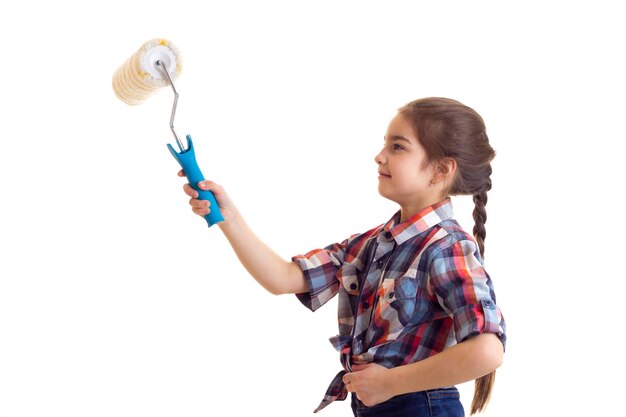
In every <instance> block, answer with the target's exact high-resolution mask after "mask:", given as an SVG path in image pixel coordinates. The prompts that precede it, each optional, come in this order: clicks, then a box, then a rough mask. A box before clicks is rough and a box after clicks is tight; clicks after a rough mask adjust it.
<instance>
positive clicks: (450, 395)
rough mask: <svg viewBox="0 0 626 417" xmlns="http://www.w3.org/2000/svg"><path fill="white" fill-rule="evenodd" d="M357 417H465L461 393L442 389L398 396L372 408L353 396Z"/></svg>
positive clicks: (354, 411) (455, 390)
mask: <svg viewBox="0 0 626 417" xmlns="http://www.w3.org/2000/svg"><path fill="white" fill-rule="evenodd" d="M352 412H353V413H354V415H355V417H463V416H465V413H464V411H463V405H462V404H461V400H460V395H459V391H458V390H457V389H456V388H454V387H452V388H442V389H435V390H429V391H420V392H412V393H410V394H403V395H398V396H397V397H393V398H391V399H389V400H387V401H385V402H384V403H380V404H376V405H374V406H372V407H367V406H365V405H364V404H363V403H362V402H361V401H359V399H358V398H357V397H356V395H355V394H352Z"/></svg>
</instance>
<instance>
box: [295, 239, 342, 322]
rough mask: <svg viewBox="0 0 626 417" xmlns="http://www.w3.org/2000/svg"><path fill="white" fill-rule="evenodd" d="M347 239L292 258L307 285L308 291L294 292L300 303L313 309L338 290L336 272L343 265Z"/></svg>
mask: <svg viewBox="0 0 626 417" xmlns="http://www.w3.org/2000/svg"><path fill="white" fill-rule="evenodd" d="M347 243H348V240H347V239H346V240H345V241H343V242H342V243H335V244H332V245H329V246H327V247H325V248H324V249H315V250H312V251H310V252H307V253H305V254H304V255H296V256H294V257H293V258H292V261H293V262H295V263H296V264H297V265H298V266H299V267H300V269H302V272H303V273H304V278H305V280H306V282H307V284H308V286H309V292H306V293H301V294H296V296H297V297H298V299H299V300H300V302H301V303H302V304H304V305H305V306H306V307H307V308H308V309H310V310H312V311H315V310H317V309H318V308H320V307H321V306H322V305H324V304H325V303H326V302H327V301H328V300H330V299H331V298H333V297H334V296H335V295H336V294H337V292H338V291H339V279H338V277H337V272H338V271H339V269H340V268H341V266H342V265H343V262H344V259H345V252H346V246H347Z"/></svg>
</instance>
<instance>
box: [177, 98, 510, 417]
mask: <svg viewBox="0 0 626 417" xmlns="http://www.w3.org/2000/svg"><path fill="white" fill-rule="evenodd" d="M494 156H495V152H494V150H493V149H492V148H491V146H490V145H489V140H488V138H487V134H486V132H485V125H484V122H483V120H482V118H481V117H480V116H479V115H478V114H477V113H476V112H475V111H474V110H472V109H470V108H469V107H467V106H464V105H463V104H461V103H459V102H457V101H454V100H450V99H444V98H426V99H421V100H416V101H413V102H411V103H409V104H407V105H405V106H404V107H402V108H400V109H399V111H398V113H397V115H396V116H395V117H394V118H393V119H392V120H391V122H390V124H389V127H388V129H387V133H386V135H385V138H384V146H383V149H382V150H381V151H380V153H379V154H378V155H376V158H375V161H376V163H377V165H378V174H379V176H378V178H379V185H378V191H379V193H380V194H381V195H382V196H383V197H385V198H388V199H390V200H392V201H394V202H396V203H398V205H399V206H400V209H399V211H398V212H397V213H396V214H395V215H394V216H393V217H392V218H391V219H390V220H389V221H387V222H386V223H384V224H382V225H380V226H377V227H375V228H373V229H371V230H369V231H367V232H365V233H363V234H359V235H354V236H351V237H350V238H348V239H346V240H344V241H343V242H341V243H336V244H332V245H329V246H327V247H325V248H324V249H316V250H313V251H311V252H308V253H306V254H304V255H298V256H294V257H293V258H292V260H291V261H286V260H283V259H282V258H280V257H279V256H278V255H277V254H276V253H275V252H273V251H272V250H271V249H270V248H269V247H267V246H266V245H265V244H264V243H263V242H262V241H261V240H260V239H259V238H258V237H256V236H255V235H254V233H253V232H252V230H251V229H250V228H249V227H248V226H247V225H246V223H245V222H244V219H243V217H242V216H241V214H240V213H239V212H238V211H237V208H236V207H235V206H234V204H233V203H232V202H231V200H230V199H229V197H228V195H227V194H226V192H225V191H224V189H223V188H222V187H220V186H219V185H217V184H215V183H212V182H210V181H203V182H201V183H200V184H199V187H200V188H201V189H204V190H211V191H212V192H213V193H214V194H215V197H216V201H217V203H218V204H219V207H220V210H221V212H222V214H223V215H224V218H225V221H224V222H222V223H219V225H220V228H221V230H222V231H223V233H224V234H225V236H226V238H227V239H228V241H229V242H230V244H231V245H232V247H233V249H234V251H235V253H236V254H237V256H238V257H239V260H240V261H241V263H242V264H243V265H244V266H245V268H246V269H247V270H248V272H249V273H250V274H251V275H252V276H253V277H254V278H255V279H256V280H257V281H258V282H259V283H260V284H261V285H262V286H263V287H264V288H265V289H266V290H268V291H270V292H271V293H273V294H284V293H294V294H296V295H297V297H298V299H299V300H300V301H301V302H302V303H303V304H304V305H305V306H306V307H308V308H309V309H311V310H313V311H315V310H316V309H317V308H319V307H320V306H322V305H323V304H324V303H326V302H327V301H328V300H329V299H331V298H332V297H334V296H335V295H337V296H338V297H339V299H338V306H339V307H338V310H339V312H338V313H339V334H338V335H337V336H334V337H332V338H331V342H332V343H333V345H334V346H335V347H336V348H337V350H338V351H339V352H340V359H341V364H342V366H343V370H342V371H341V372H339V374H337V376H336V377H335V378H334V379H333V381H332V382H331V384H330V386H329V387H328V390H327V392H326V395H325V396H324V399H323V400H322V402H321V404H320V405H319V406H318V408H317V409H316V410H315V411H316V412H317V411H319V410H321V409H322V408H324V407H325V406H326V405H328V404H330V403H331V402H332V401H334V400H343V399H345V398H346V397H347V393H348V392H350V393H352V410H353V412H354V415H355V416H378V417H381V416H392V415H393V416H409V415H410V416H455V417H456V416H463V415H464V414H463V407H462V405H461V402H460V400H459V393H458V391H457V390H456V388H454V385H455V384H459V383H463V382H466V381H470V380H472V379H476V390H475V394H474V399H473V402H472V409H471V413H472V414H474V413H475V412H478V411H481V410H483V409H484V408H485V406H486V404H487V401H488V399H489V394H490V392H491V388H492V386H493V382H494V372H495V369H496V368H497V367H498V366H499V365H500V363H501V361H502V356H503V351H504V343H505V339H506V337H505V323H504V320H503V318H502V314H501V313H500V309H499V308H498V307H497V306H496V303H495V294H494V291H493V286H492V283H491V279H490V277H489V275H488V274H487V272H486V271H485V269H484V267H483V252H484V240H485V234H486V233H485V221H486V218H487V215H486V212H485V205H486V203H487V191H489V190H490V189H491V180H490V175H491V165H490V162H491V160H492V159H493V157H494ZM179 175H180V176H183V175H184V173H183V172H182V171H181V172H179ZM184 190H185V192H186V193H187V194H188V195H189V196H190V197H192V198H191V200H190V204H191V206H192V210H193V212H194V213H196V214H198V215H201V216H204V215H206V214H207V213H209V211H210V207H209V204H208V202H207V201H204V200H198V199H197V196H198V194H197V192H196V191H195V190H193V189H192V188H191V187H190V186H189V185H188V184H186V185H185V186H184ZM460 194H467V195H472V196H473V198H474V204H475V209H474V221H475V226H474V230H473V234H474V238H472V236H470V235H469V234H468V233H466V232H465V231H464V230H463V229H462V228H461V227H460V226H459V224H458V223H457V222H456V221H455V220H453V218H452V205H451V201H450V198H449V196H451V195H460Z"/></svg>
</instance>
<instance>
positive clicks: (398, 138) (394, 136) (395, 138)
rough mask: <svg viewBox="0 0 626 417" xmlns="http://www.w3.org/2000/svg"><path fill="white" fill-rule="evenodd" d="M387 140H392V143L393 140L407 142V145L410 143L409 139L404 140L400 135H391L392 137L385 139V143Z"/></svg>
mask: <svg viewBox="0 0 626 417" xmlns="http://www.w3.org/2000/svg"><path fill="white" fill-rule="evenodd" d="M388 140H392V141H393V140H400V141H405V142H408V143H409V144H410V143H411V141H410V140H409V139H407V138H405V137H404V136H400V135H393V136H391V137H389V138H387V137H385V141H388Z"/></svg>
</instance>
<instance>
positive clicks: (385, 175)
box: [378, 171, 391, 178]
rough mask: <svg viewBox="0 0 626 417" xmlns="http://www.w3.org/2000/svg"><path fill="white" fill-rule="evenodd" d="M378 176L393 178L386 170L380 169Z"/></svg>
mask: <svg viewBox="0 0 626 417" xmlns="http://www.w3.org/2000/svg"><path fill="white" fill-rule="evenodd" d="M378 176H379V177H387V178H391V175H389V174H385V173H384V172H382V171H378Z"/></svg>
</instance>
